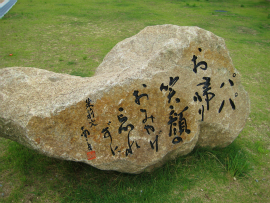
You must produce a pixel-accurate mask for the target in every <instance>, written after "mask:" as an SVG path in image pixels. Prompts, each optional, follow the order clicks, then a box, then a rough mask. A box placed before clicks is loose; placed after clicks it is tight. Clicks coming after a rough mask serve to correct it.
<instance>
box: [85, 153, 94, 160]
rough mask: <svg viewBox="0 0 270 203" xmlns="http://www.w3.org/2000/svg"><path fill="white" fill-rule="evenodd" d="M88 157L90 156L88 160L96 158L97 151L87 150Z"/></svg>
mask: <svg viewBox="0 0 270 203" xmlns="http://www.w3.org/2000/svg"><path fill="white" fill-rule="evenodd" d="M87 158H88V160H92V159H95V158H96V152H95V151H91V152H87Z"/></svg>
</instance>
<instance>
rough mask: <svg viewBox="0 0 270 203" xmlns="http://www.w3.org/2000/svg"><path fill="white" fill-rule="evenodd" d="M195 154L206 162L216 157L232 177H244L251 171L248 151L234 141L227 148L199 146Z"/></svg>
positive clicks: (218, 162) (217, 162)
mask: <svg viewBox="0 0 270 203" xmlns="http://www.w3.org/2000/svg"><path fill="white" fill-rule="evenodd" d="M194 155H195V156H196V157H199V158H200V160H204V161H206V163H209V161H210V160H209V159H214V160H215V161H216V164H219V165H220V167H222V168H223V170H225V171H226V172H227V173H229V174H230V175H231V176H232V177H243V176H245V175H248V174H249V172H250V171H251V167H250V164H249V162H248V160H249V159H248V157H247V153H246V152H245V151H243V150H242V149H240V148H239V147H238V146H237V145H235V144H234V143H233V144H231V145H230V146H228V147H227V148H225V149H218V148H216V149H210V148H197V149H196V150H195V152H194ZM212 161H213V160H212ZM211 167H212V166H211Z"/></svg>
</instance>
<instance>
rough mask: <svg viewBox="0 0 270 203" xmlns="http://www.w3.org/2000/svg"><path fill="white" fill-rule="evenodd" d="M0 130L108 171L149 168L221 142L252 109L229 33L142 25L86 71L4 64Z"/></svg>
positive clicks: (48, 152) (234, 133)
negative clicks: (73, 73) (63, 71)
mask: <svg viewBox="0 0 270 203" xmlns="http://www.w3.org/2000/svg"><path fill="white" fill-rule="evenodd" d="M0 81H1V84H0V86H1V88H0V101H1V103H0V115H1V118H0V133H1V134H0V135H1V136H3V137H6V138H9V139H12V140H15V141H17V142H20V143H22V144H24V145H26V146H28V147H30V148H33V149H36V150H38V151H39V152H41V153H43V154H46V155H48V156H51V157H56V158H62V159H66V160H73V161H81V162H85V163H88V164H90V165H92V166H95V167H97V168H99V169H103V170H117V171H120V172H127V173H140V172H142V171H151V170H152V169H153V168H155V167H158V166H160V165H162V164H163V163H164V162H165V161H167V160H170V159H173V158H175V157H176V156H180V155H185V154H187V153H189V152H191V151H192V150H193V148H194V147H195V146H196V145H199V146H210V147H215V146H221V147H225V146H227V145H228V144H230V143H231V142H233V140H234V139H235V138H236V137H237V135H238V134H239V133H240V131H241V130H242V129H243V127H244V125H245V120H246V118H247V116H248V114H249V99H248V95H247V93H246V92H245V90H244V89H243V87H242V86H241V84H240V74H239V73H238V71H237V70H236V69H235V68H234V66H233V64H232V60H231V58H230V56H229V53H228V51H227V49H226V46H225V43H224V40H223V39H222V38H220V37H217V36H216V35H214V34H213V33H211V32H208V31H206V30H203V29H200V28H198V27H179V26H175V25H161V26H151V27H146V28H145V29H144V30H142V31H141V32H140V33H138V34H137V35H135V36H133V37H131V38H128V39H125V40H123V41H122V42H120V43H118V44H117V45H116V46H115V47H114V48H113V49H112V50H111V51H110V52H109V53H108V54H107V56H106V57H105V58H104V60H103V62H102V64H101V65H100V66H99V67H98V68H97V70H96V75H95V76H94V77H91V78H81V77H76V76H70V75H66V74H57V73H53V72H50V71H46V70H40V69H35V68H6V69H2V70H0Z"/></svg>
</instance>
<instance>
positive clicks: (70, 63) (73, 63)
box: [67, 61, 77, 66]
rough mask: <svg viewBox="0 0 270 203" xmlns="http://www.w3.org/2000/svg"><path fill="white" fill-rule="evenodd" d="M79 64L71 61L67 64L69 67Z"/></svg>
mask: <svg viewBox="0 0 270 203" xmlns="http://www.w3.org/2000/svg"><path fill="white" fill-rule="evenodd" d="M76 64H77V62H76V61H69V62H67V65H69V66H70V65H76Z"/></svg>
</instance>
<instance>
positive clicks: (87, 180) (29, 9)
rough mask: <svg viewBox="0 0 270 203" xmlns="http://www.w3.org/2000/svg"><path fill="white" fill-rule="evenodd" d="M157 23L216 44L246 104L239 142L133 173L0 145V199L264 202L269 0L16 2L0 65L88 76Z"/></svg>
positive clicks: (269, 191)
mask: <svg viewBox="0 0 270 203" xmlns="http://www.w3.org/2000/svg"><path fill="white" fill-rule="evenodd" d="M159 24H175V25H179V26H198V27H200V28H203V29H206V30H209V31H211V32H213V33H214V34H216V35H218V36H220V37H223V38H224V39H225V42H226V45H227V48H228V50H229V51H230V55H231V57H232V60H233V62H234V65H235V67H236V69H237V70H238V71H239V72H240V73H241V75H242V84H243V85H244V87H245V89H246V91H247V92H248V93H249V96H250V100H251V112H250V116H249V118H248V120H247V123H246V126H245V128H244V130H243V131H242V132H241V133H240V135H239V136H238V138H237V139H236V140H235V141H234V142H233V143H232V144H231V145H230V146H228V147H226V148H224V149H202V148H199V149H195V150H194V151H193V152H192V153H191V154H189V155H187V156H185V157H179V158H178V159H176V160H174V161H171V162H168V163H167V164H166V165H164V166H163V167H161V168H159V169H157V170H156V171H154V172H153V173H142V174H140V175H129V174H122V173H118V172H112V171H101V170H98V169H95V168H93V167H91V166H89V165H86V164H82V163H75V162H69V161H62V160H57V159H52V158H48V157H45V156H43V155H40V154H38V153H37V152H35V151H32V150H29V149H27V148H26V147H24V146H21V145H19V144H17V143H15V142H13V141H10V140H6V139H3V138H0V202H50V203H51V202H102V203H103V202H196V203H197V202H245V203H246V202H252V203H253V202H263V203H264V202H270V102H269V101H270V93H269V92H270V80H269V78H270V65H269V64H270V57H269V56H270V51H269V50H270V1H269V0H196V1H194V0H185V1H182V0H132V1H131V0H129V1H127V0H103V1H101V0H88V1H85V0H18V2H17V3H16V4H15V6H14V7H13V8H12V9H11V10H10V11H9V12H8V13H7V14H6V15H5V16H4V17H3V18H2V19H0V68H5V67H15V66H23V67H36V68H41V69H46V70H50V71H54V72H58V73H68V74H72V75H78V76H83V77H89V76H92V75H93V74H94V72H95V68H96V67H97V66H98V65H99V64H100V63H101V62H102V59H103V58H104V56H105V55H106V54H107V53H108V52H109V51H110V50H111V49H112V48H113V47H114V46H115V44H116V43H118V42H119V41H122V40H123V39H125V38H127V37H131V36H133V35H135V34H137V33H138V32H139V31H140V30H142V29H143V28H144V27H146V26H149V25H159ZM10 54H12V56H10ZM0 82H1V81H0Z"/></svg>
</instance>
